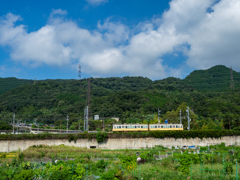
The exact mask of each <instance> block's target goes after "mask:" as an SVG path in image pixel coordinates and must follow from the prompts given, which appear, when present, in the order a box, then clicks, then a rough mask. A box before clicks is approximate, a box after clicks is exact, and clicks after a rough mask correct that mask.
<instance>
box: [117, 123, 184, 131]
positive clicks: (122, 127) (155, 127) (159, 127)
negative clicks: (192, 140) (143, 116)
mask: <svg viewBox="0 0 240 180" xmlns="http://www.w3.org/2000/svg"><path fill="white" fill-rule="evenodd" d="M179 130H183V125H182V124H149V125H148V124H113V132H129V131H139V132H140V131H179Z"/></svg>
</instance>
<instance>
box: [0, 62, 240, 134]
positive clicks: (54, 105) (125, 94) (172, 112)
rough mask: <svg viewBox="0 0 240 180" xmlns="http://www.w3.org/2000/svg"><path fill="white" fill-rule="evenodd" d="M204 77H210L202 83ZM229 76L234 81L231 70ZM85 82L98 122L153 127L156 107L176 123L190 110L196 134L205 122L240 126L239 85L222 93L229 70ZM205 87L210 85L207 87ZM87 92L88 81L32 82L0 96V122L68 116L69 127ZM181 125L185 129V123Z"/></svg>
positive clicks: (53, 120)
mask: <svg viewBox="0 0 240 180" xmlns="http://www.w3.org/2000/svg"><path fill="white" fill-rule="evenodd" d="M227 71H228V75H227ZM221 72H224V73H223V74H225V75H226V76H228V82H227V78H226V77H225V76H224V77H223V76H220V74H221ZM206 74H207V75H208V76H210V75H211V78H205V77H206ZM218 75H219V76H220V77H221V78H219V77H218ZM233 76H234V78H237V77H238V76H237V75H236V72H234V71H233ZM214 79H215V84H217V83H218V86H217V87H216V86H215V84H214ZM29 82H30V81H29ZM90 82H91V107H90V114H91V117H93V115H95V114H98V115H100V117H112V116H117V117H120V119H121V121H122V122H139V123H141V122H145V123H146V120H147V119H148V120H151V121H152V122H154V121H156V114H157V111H158V108H159V109H160V110H161V118H163V119H164V118H165V119H166V118H167V119H169V121H170V122H178V121H179V110H180V109H181V110H182V116H183V118H185V119H186V107H187V106H189V107H190V110H191V116H192V120H193V121H192V124H193V127H194V128H195V129H199V128H200V129H201V128H204V127H207V125H208V124H209V123H210V122H211V123H210V125H209V127H214V126H213V124H214V123H215V125H218V126H217V127H225V128H229V129H231V128H234V127H236V126H239V125H240V116H239V115H238V114H239V113H240V106H239V105H240V96H239V95H240V92H239V90H238V89H237V87H239V84H238V82H237V80H235V81H234V82H235V87H236V88H235V90H229V88H227V86H228V87H229V82H230V70H229V69H228V68H226V67H224V66H215V67H213V68H211V69H208V70H205V71H194V72H193V73H191V74H190V75H189V76H188V77H187V78H186V79H185V80H181V79H178V78H173V77H170V78H166V79H163V80H156V81H152V80H150V79H148V78H143V77H122V78H119V77H112V78H90ZM196 82H199V83H200V84H201V86H197V83H196ZM210 82H212V83H213V85H214V86H210ZM227 83H228V85H227ZM202 86H203V87H202ZM205 86H206V87H208V88H204V87H205ZM1 87H2V86H1ZM219 87H220V88H219ZM87 89H88V81H87V79H82V80H42V81H36V82H33V81H31V83H29V84H25V85H21V86H19V87H17V88H13V89H11V90H9V91H7V92H6V93H4V94H2V95H1V96H0V99H1V101H0V120H2V121H10V120H11V119H12V115H13V113H16V119H19V120H22V121H29V122H32V121H33V120H34V119H35V118H37V119H38V121H39V122H43V123H50V124H51V123H52V124H53V123H56V122H57V121H58V122H59V121H60V120H65V119H66V115H67V114H68V115H69V116H70V123H73V122H76V121H78V120H79V119H81V120H82V119H83V112H84V108H85V106H86V98H87ZM198 89H199V90H200V91H199V90H198ZM202 90H204V91H202ZM149 118H150V119H149ZM222 121H223V122H222ZM81 122H82V121H81ZM183 122H184V126H185V124H186V120H184V121H183ZM58 124H59V123H58ZM185 127H186V126H185Z"/></svg>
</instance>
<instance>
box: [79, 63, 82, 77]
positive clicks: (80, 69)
mask: <svg viewBox="0 0 240 180" xmlns="http://www.w3.org/2000/svg"><path fill="white" fill-rule="evenodd" d="M81 73H82V72H81V65H80V64H79V67H78V80H80V79H81Z"/></svg>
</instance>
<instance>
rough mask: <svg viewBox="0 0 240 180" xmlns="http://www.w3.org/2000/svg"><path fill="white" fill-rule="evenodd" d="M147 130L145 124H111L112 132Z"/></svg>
mask: <svg viewBox="0 0 240 180" xmlns="http://www.w3.org/2000/svg"><path fill="white" fill-rule="evenodd" d="M122 131H123V132H128V131H148V125H147V124H113V132H122Z"/></svg>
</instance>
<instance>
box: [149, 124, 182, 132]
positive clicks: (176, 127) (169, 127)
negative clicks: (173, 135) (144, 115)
mask: <svg viewBox="0 0 240 180" xmlns="http://www.w3.org/2000/svg"><path fill="white" fill-rule="evenodd" d="M181 130H183V125H182V124H149V131H181Z"/></svg>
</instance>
